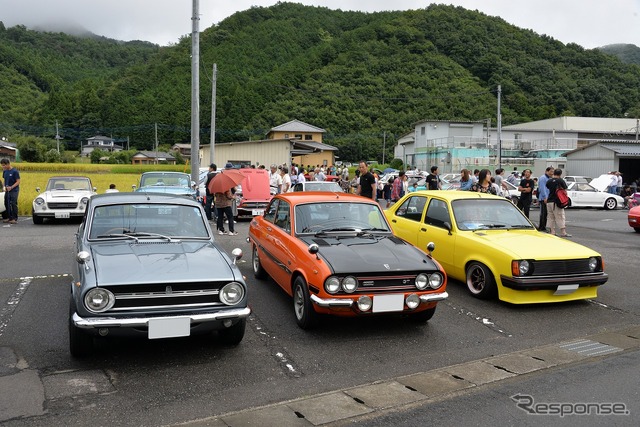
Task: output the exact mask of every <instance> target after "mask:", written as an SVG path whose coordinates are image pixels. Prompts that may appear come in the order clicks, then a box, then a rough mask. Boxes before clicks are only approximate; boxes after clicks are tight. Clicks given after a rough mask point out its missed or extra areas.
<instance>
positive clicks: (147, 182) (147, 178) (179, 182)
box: [140, 172, 191, 187]
mask: <svg viewBox="0 0 640 427" xmlns="http://www.w3.org/2000/svg"><path fill="white" fill-rule="evenodd" d="M190 180H191V177H190V176H189V175H187V174H186V173H162V172H157V173H156V172H152V173H145V174H144V175H142V178H141V181H140V187H152V186H166V187H189V181H190Z"/></svg>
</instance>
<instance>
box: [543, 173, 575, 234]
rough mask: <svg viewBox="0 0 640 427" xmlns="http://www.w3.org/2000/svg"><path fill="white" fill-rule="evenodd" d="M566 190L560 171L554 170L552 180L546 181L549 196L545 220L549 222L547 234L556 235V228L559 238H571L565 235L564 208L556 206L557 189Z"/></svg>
mask: <svg viewBox="0 0 640 427" xmlns="http://www.w3.org/2000/svg"><path fill="white" fill-rule="evenodd" d="M561 188H562V189H564V190H566V189H567V183H566V182H564V179H562V169H555V170H554V171H553V178H551V179H550V180H548V181H547V189H548V190H549V195H548V197H547V219H548V221H549V232H550V233H551V234H553V235H554V236H555V235H556V227H557V228H558V229H559V231H560V234H559V236H560V237H571V234H567V229H566V225H565V217H564V208H561V207H560V206H558V195H557V194H556V191H557V190H558V189H561Z"/></svg>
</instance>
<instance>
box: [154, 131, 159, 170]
mask: <svg viewBox="0 0 640 427" xmlns="http://www.w3.org/2000/svg"><path fill="white" fill-rule="evenodd" d="M154 129H155V139H156V142H155V144H154V147H155V149H156V165H157V164H158V123H155V125H154Z"/></svg>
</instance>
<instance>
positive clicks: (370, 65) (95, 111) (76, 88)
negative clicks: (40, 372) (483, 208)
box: [0, 3, 640, 160]
mask: <svg viewBox="0 0 640 427" xmlns="http://www.w3.org/2000/svg"><path fill="white" fill-rule="evenodd" d="M10 34H12V35H11V37H9V35H10ZM16 34H19V35H20V37H23V38H24V37H29V38H35V39H38V38H39V37H42V38H43V39H42V40H44V39H46V38H47V37H50V38H51V39H52V40H53V39H55V38H64V39H65V40H68V49H72V46H74V44H77V46H78V48H77V49H78V50H84V51H86V49H87V48H86V43H98V41H89V40H87V39H79V38H73V37H70V36H63V35H60V34H46V33H43V34H41V33H34V32H31V31H28V30H26V29H24V28H19V27H14V28H12V29H6V30H5V29H4V28H2V29H0V40H1V39H9V40H15V39H16V38H17V35H16ZM2 41H3V40H2ZM43 43H44V41H40V42H39V43H38V44H34V43H28V42H25V41H23V42H21V43H18V42H13V41H12V43H10V44H9V46H10V48H11V49H14V53H15V52H21V50H24V51H25V52H27V53H28V56H24V55H18V56H20V57H22V58H25V59H23V63H22V65H21V66H20V67H17V66H15V65H13V64H12V63H11V62H7V60H6V57H7V54H6V53H5V50H6V49H2V48H1V47H0V55H2V56H0V83H2V87H3V91H5V90H7V89H5V87H6V84H8V86H9V87H10V89H8V93H9V101H8V102H10V104H6V102H7V101H6V99H5V100H0V102H1V103H2V104H1V106H2V109H1V111H0V130H2V129H3V127H4V128H6V127H7V126H12V127H14V128H16V129H20V130H24V129H25V128H29V129H32V130H33V132H34V133H38V132H41V133H45V130H46V129H51V125H52V123H54V122H55V120H56V119H57V120H58V121H59V122H60V123H61V126H62V129H63V132H64V134H65V138H66V140H67V141H69V143H71V144H72V143H73V142H77V141H78V140H79V138H82V137H87V136H91V135H93V134H96V133H105V134H108V135H112V136H113V137H114V138H126V137H130V140H131V143H132V145H134V146H136V147H138V148H141V149H142V148H149V147H151V144H152V143H153V139H154V137H153V128H154V123H158V129H159V139H160V142H161V143H174V142H187V141H189V140H190V115H191V112H190V104H191V102H190V96H191V91H190V85H191V71H190V69H191V62H190V61H191V56H190V50H191V41H190V39H189V38H188V37H185V38H182V39H181V40H179V41H177V42H176V44H175V45H174V46H171V47H167V48H158V47H157V46H156V47H154V46H153V45H144V44H133V45H129V44H122V43H120V44H118V43H115V42H114V43H112V44H109V45H108V47H109V48H108V49H107V48H100V49H98V50H100V53H101V54H102V55H101V56H97V57H96V58H95V60H94V61H91V65H88V64H86V62H87V59H88V57H87V56H80V58H81V59H80V60H77V59H78V57H79V56H78V55H79V54H75V55H74V54H69V55H64V53H66V51H62V52H61V51H60V50H58V51H56V52H52V49H50V48H44V47H43V46H42V44H43ZM51 43H53V42H51ZM5 45H6V43H4V41H3V42H2V43H1V44H0V46H5ZM80 46H85V47H84V48H81V47H80ZM200 51H201V52H200V53H201V56H200V60H201V84H200V88H201V96H200V97H201V125H202V135H201V142H202V143H203V144H206V143H208V142H209V132H210V130H209V121H210V117H211V72H212V66H213V63H216V64H217V67H218V75H217V115H216V117H217V119H216V130H217V135H216V140H217V141H237V140H248V139H256V138H264V136H265V134H266V133H267V131H268V130H269V129H270V128H271V127H273V126H276V125H279V124H282V123H284V122H287V121H289V120H293V119H298V120H302V121H304V122H307V123H310V124H312V125H315V126H318V127H322V128H324V129H326V130H327V135H326V139H325V141H326V142H327V143H329V144H333V145H336V146H338V147H339V148H340V155H341V157H342V158H345V159H349V160H355V159H356V158H359V157H363V158H379V157H380V155H379V153H381V149H382V141H383V134H386V140H387V148H388V149H389V147H390V145H391V144H392V143H390V141H394V140H395V139H396V138H397V137H399V136H401V135H403V134H405V133H407V132H409V131H411V130H412V125H413V123H415V122H416V121H418V120H421V119H427V118H428V119H453V120H484V119H486V118H489V117H491V118H493V119H492V120H493V124H494V125H495V123H496V122H495V117H496V89H497V86H498V85H501V87H502V95H503V96H502V114H503V124H510V123H518V122H522V121H528V120H538V119H544V118H549V117H555V116H560V115H576V116H603V117H622V116H623V115H624V114H625V113H627V114H628V115H631V116H640V66H638V65H633V64H625V63H623V62H622V61H620V60H619V59H618V58H617V57H615V56H611V55H608V54H605V53H603V52H601V51H599V50H596V49H594V50H585V49H583V48H582V47H580V46H578V45H575V44H569V45H565V44H563V43H561V42H559V41H556V40H554V39H552V38H549V37H546V36H539V35H537V34H535V33H534V32H532V31H529V30H522V29H519V28H517V27H514V26H512V25H510V24H508V23H506V22H505V21H503V20H502V19H499V18H494V17H489V16H486V15H484V14H482V13H479V12H474V11H469V10H465V9H463V8H460V7H453V6H443V5H431V6H429V7H428V8H426V9H421V10H415V11H405V12H381V13H360V12H343V11H334V10H329V9H326V8H321V7H312V6H302V5H299V4H293V3H278V4H276V5H274V6H271V7H268V8H258V7H254V8H251V9H249V10H246V11H243V12H238V13H236V14H234V15H233V16H231V17H229V18H227V19H225V20H224V21H222V22H220V23H219V25H217V26H214V27H211V28H208V29H206V30H204V31H203V32H202V34H201V37H200ZM96 54H97V53H96ZM14 57H15V55H14ZM10 58H11V56H10ZM54 61H57V62H56V63H55V66H53V62H54ZM43 63H46V65H47V67H45V69H46V71H47V73H46V76H47V78H46V79H44V81H42V79H41V78H40V77H39V76H41V75H42V73H39V70H41V69H42V67H44V65H43ZM58 67H61V68H62V70H60V72H56V71H55V69H57V68H58ZM74 70H75V71H74ZM49 73H50V74H49ZM18 106H19V107H18Z"/></svg>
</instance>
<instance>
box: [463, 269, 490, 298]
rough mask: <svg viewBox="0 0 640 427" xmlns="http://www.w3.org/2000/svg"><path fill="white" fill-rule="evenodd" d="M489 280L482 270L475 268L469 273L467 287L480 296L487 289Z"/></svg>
mask: <svg viewBox="0 0 640 427" xmlns="http://www.w3.org/2000/svg"><path fill="white" fill-rule="evenodd" d="M486 281H487V278H486V276H485V274H484V271H482V268H480V267H478V266H474V267H473V268H471V269H470V270H469V273H467V287H468V288H469V290H470V291H471V292H473V293H474V294H479V293H480V292H482V290H483V289H484V287H485V284H486Z"/></svg>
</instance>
